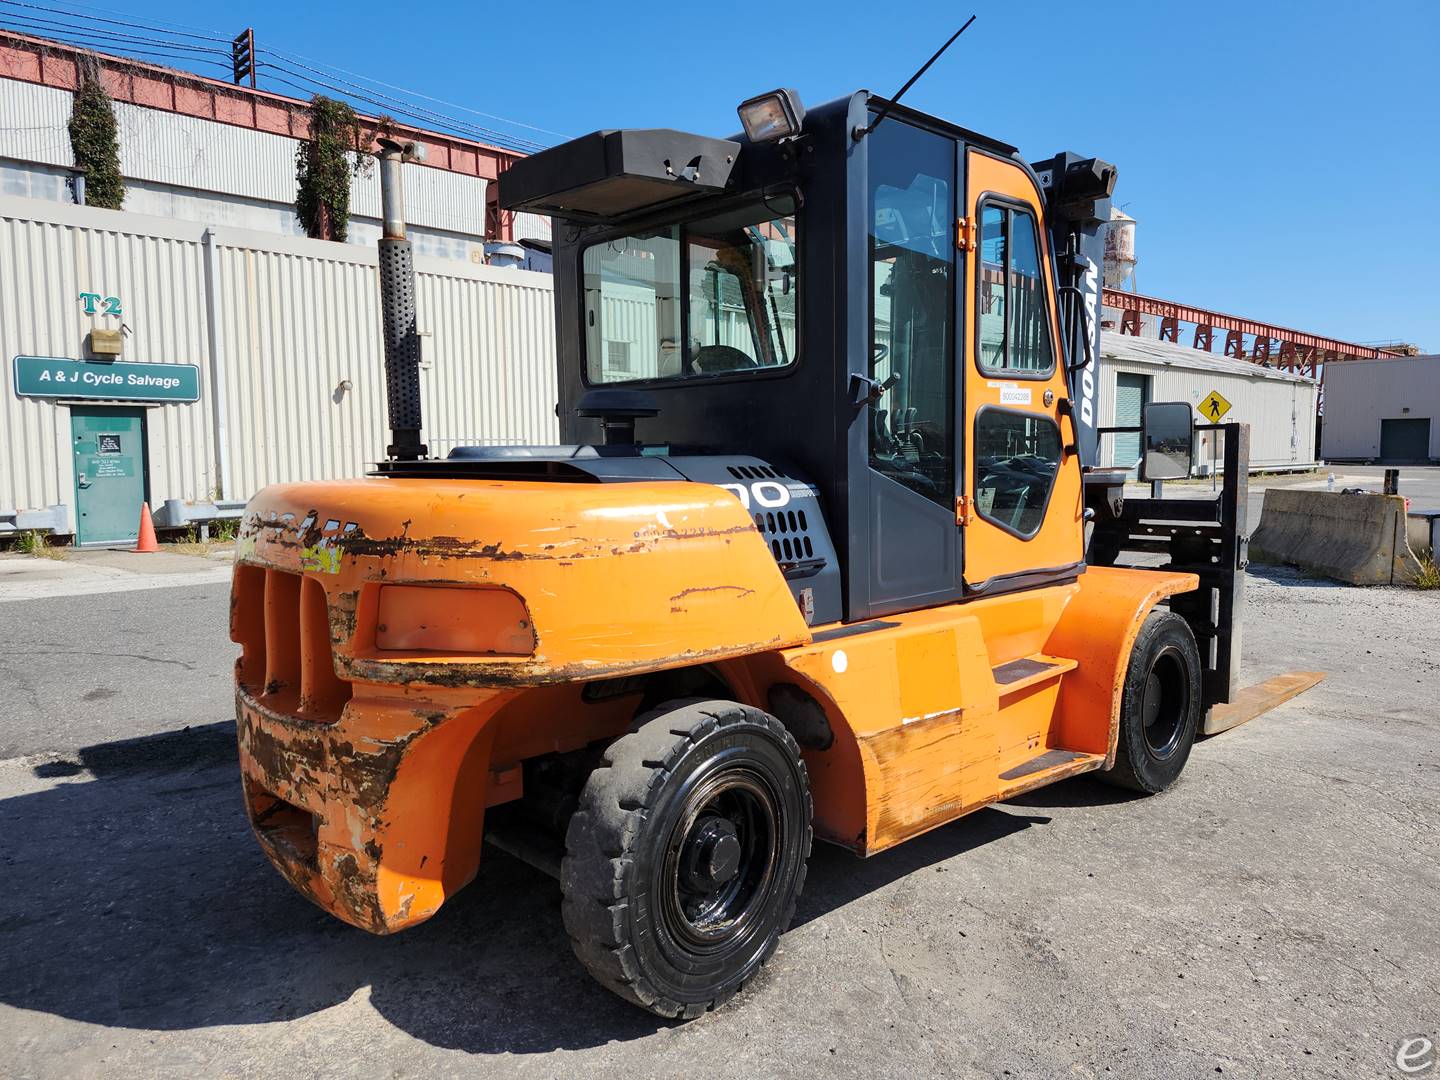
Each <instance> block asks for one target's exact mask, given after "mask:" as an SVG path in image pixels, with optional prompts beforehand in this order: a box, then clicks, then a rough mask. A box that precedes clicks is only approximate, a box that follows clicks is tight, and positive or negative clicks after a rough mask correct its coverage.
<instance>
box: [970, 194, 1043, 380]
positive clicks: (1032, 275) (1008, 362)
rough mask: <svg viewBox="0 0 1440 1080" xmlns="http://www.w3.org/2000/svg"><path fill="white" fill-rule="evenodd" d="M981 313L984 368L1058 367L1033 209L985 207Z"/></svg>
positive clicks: (1033, 370)
mask: <svg viewBox="0 0 1440 1080" xmlns="http://www.w3.org/2000/svg"><path fill="white" fill-rule="evenodd" d="M979 311H980V318H979V326H980V342H979V353H980V366H981V368H982V369H984V370H985V371H1015V372H1023V373H1027V374H1029V373H1034V374H1040V373H1045V372H1049V371H1051V370H1053V369H1054V365H1055V351H1054V344H1053V342H1052V339H1051V336H1050V308H1049V305H1048V304H1047V303H1046V297H1045V277H1044V275H1043V274H1042V273H1041V271H1040V236H1039V233H1038V232H1037V230H1036V225H1035V215H1033V214H1032V213H1031V212H1030V211H1029V210H1026V209H1023V208H1019V207H1013V206H1010V205H1008V204H1005V205H1000V204H996V203H985V204H983V205H982V206H981V209H980V303H979Z"/></svg>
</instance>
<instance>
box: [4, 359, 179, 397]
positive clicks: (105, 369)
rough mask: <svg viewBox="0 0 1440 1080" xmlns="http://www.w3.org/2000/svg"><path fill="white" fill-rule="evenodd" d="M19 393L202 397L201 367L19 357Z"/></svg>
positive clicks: (17, 363) (16, 367)
mask: <svg viewBox="0 0 1440 1080" xmlns="http://www.w3.org/2000/svg"><path fill="white" fill-rule="evenodd" d="M15 393H17V394H18V395H20V396H21V397H49V398H98V399H103V400H105V401H199V400H200V369H199V368H198V367H196V366H195V365H194V364H130V363H126V362H124V361H122V360H115V361H105V360H67V359H64V358H62V357H56V356H17V357H15Z"/></svg>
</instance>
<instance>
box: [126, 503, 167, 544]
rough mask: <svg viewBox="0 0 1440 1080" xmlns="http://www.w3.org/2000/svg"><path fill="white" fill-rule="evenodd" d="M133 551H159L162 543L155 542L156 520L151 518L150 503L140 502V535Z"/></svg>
mask: <svg viewBox="0 0 1440 1080" xmlns="http://www.w3.org/2000/svg"><path fill="white" fill-rule="evenodd" d="M130 550H131V551H159V550H160V545H159V544H157V543H156V542H155V522H153V521H151V520H150V504H149V503H141V504H140V535H139V536H138V537H137V538H136V540H135V546H134V547H133V548H131V549H130Z"/></svg>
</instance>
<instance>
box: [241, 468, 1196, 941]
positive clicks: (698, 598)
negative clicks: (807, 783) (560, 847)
mask: <svg viewBox="0 0 1440 1080" xmlns="http://www.w3.org/2000/svg"><path fill="white" fill-rule="evenodd" d="M317 507H324V508H325V509H324V512H323V517H324V520H323V521H322V520H321V517H322V515H321V514H319V513H317V512H316V508H317ZM460 537H473V538H474V539H473V540H470V541H465V540H461V539H457V538H460ZM387 584H390V585H402V586H409V587H421V586H423V587H424V588H423V589H421V588H413V589H407V590H406V591H404V592H401V593H398V594H396V596H395V597H392V598H391V600H390V601H387V606H386V608H385V611H386V612H387V614H386V616H385V617H386V618H387V619H390V620H392V621H397V620H404V619H418V620H422V621H424V620H426V619H427V615H426V612H427V610H428V609H427V605H426V604H425V603H424V602H423V601H425V600H428V599H430V598H431V597H433V598H434V600H435V602H436V603H443V602H444V598H445V595H446V594H445V592H444V591H443V590H447V589H476V588H480V589H490V590H504V591H505V597H506V599H504V600H503V602H498V603H490V602H489V601H487V602H486V604H483V605H481V606H479V607H475V608H473V610H476V611H493V612H496V613H497V615H496V618H499V619H503V620H504V621H505V626H504V627H501V628H499V629H497V632H496V633H495V634H493V635H487V634H484V633H479V634H476V633H469V632H468V631H466V634H464V635H462V637H460V638H456V640H457V641H460V640H464V641H469V642H481V643H484V642H494V643H496V644H495V646H494V647H495V649H496V650H497V651H496V652H487V653H475V654H467V653H464V652H456V651H453V650H449V649H446V650H440V651H418V650H407V651H394V650H382V649H379V648H377V646H376V638H377V633H378V619H379V617H380V610H381V608H380V603H379V599H378V597H379V590H380V588H382V587H383V586H384V585H387ZM1196 584H1197V582H1196V579H1195V578H1194V577H1193V576H1191V575H1186V574H1170V573H1160V572H1148V571H1127V570H1108V569H1099V568H1094V569H1091V570H1090V571H1089V572H1087V573H1085V574H1083V575H1082V576H1081V577H1080V578H1079V579H1078V581H1076V582H1073V583H1069V584H1065V585H1057V586H1050V587H1047V588H1041V589H1034V590H1030V591H1026V592H1019V593H1013V594H1008V595H1001V596H996V597H991V598H985V599H980V600H974V601H971V602H967V603H964V604H951V605H946V606H942V607H937V608H931V609H927V610H923V611H916V612H910V613H907V614H903V615H896V616H890V617H887V618H886V619H885V620H884V625H883V626H882V627H881V628H879V629H875V630H870V631H868V632H862V633H853V632H850V631H851V630H853V628H849V630H847V629H846V628H843V627H839V626H835V627H817V628H815V629H814V636H812V631H811V630H810V629H809V628H807V627H806V626H805V625H804V622H803V620H802V619H801V617H800V614H799V611H798V609H797V606H796V604H795V602H794V600H793V598H792V597H791V595H790V593H789V590H788V588H787V586H786V584H785V581H784V579H783V577H782V576H781V574H780V572H779V569H778V568H777V566H776V564H775V560H774V558H773V557H772V556H771V554H770V552H769V551H768V549H767V548H766V546H765V543H764V541H763V539H761V537H760V536H759V535H758V533H756V532H755V530H754V527H753V524H752V523H751V521H750V519H749V517H748V516H747V515H746V513H745V512H744V510H743V509H742V508H741V507H740V504H739V503H738V501H737V500H735V499H734V497H733V496H731V495H730V494H729V493H728V492H725V491H723V490H721V489H718V488H712V487H708V486H706V485H699V484H688V483H686V484H682V483H667V484H615V485H598V484H597V485H589V484H585V485H580V484H525V483H501V482H493V483H488V482H453V481H441V482H434V483H420V482H414V481H397V480H386V481H356V482H347V483H336V484H314V485H295V486H285V487H276V488H270V489H267V490H266V491H265V492H262V493H261V495H260V496H258V497H257V498H256V499H255V500H254V501H253V502H252V504H251V507H250V510H249V512H248V514H247V519H246V522H245V526H244V530H243V532H242V538H241V542H240V551H239V562H238V565H237V567H236V573H235V585H234V590H233V596H232V606H231V633H232V637H233V638H234V639H235V640H236V641H238V642H240V643H241V645H242V655H241V658H240V660H239V661H238V662H237V665H236V683H237V686H236V700H237V718H238V729H239V741H240V751H241V754H240V756H241V765H242V771H243V775H244V778H245V792H246V801H247V806H248V808H249V812H250V815H251V819H252V822H253V824H254V827H255V831H256V834H257V836H258V837H259V839H260V841H261V844H262V847H263V848H264V850H265V852H266V854H267V855H268V856H269V857H270V859H271V860H272V861H273V862H274V863H275V865H276V866H277V867H278V868H279V869H280V870H281V872H282V873H283V874H284V875H285V876H286V877H287V878H288V879H289V880H290V881H291V882H292V883H293V884H294V885H295V886H296V888H298V889H299V890H300V891H301V892H303V893H304V894H305V895H307V896H309V897H310V898H311V899H312V900H314V901H315V902H316V903H317V904H319V905H320V906H321V907H323V908H325V909H326V910H328V911H331V912H333V913H334V914H336V915H338V916H339V917H341V918H343V919H345V920H346V921H348V922H350V923H353V924H354V925H356V926H360V927H363V928H365V929H367V930H370V931H373V932H376V933H388V932H391V931H394V930H398V929H400V928H402V927H405V926H408V925H411V924H413V923H416V922H419V921H422V920H424V919H426V918H428V917H430V916H431V915H433V914H434V913H435V911H437V910H438V909H439V907H440V906H441V904H442V903H443V902H444V901H445V899H446V898H447V897H449V896H450V895H452V894H453V893H454V892H455V890H457V889H459V888H460V887H462V886H463V885H464V884H466V883H467V882H468V881H470V880H471V878H473V877H474V875H475V872H476V870H477V868H478V865H479V860H480V848H481V840H482V837H483V825H484V815H485V809H486V807H487V806H491V805H495V804H497V803H500V802H504V801H508V800H511V799H515V798H518V797H520V796H521V794H522V793H523V774H522V770H521V769H520V765H521V763H522V762H524V761H525V760H527V759H530V758H533V757H535V756H537V755H540V754H545V753H552V752H563V751H568V750H575V749H579V748H581V747H584V746H586V745H588V744H591V743H594V742H596V741H599V740H604V739H608V738H612V737H614V736H616V735H618V734H620V733H621V732H623V731H624V730H625V729H626V728H627V726H628V725H629V723H630V721H631V719H632V718H633V716H634V712H635V709H636V708H637V706H638V704H639V701H640V694H639V693H638V691H631V690H629V689H626V686H625V685H624V684H621V685H620V686H619V688H618V689H617V692H615V693H614V694H612V695H608V696H604V697H602V698H600V699H599V700H595V701H589V700H586V699H585V698H584V697H582V690H583V689H584V687H585V686H586V685H587V684H589V683H593V682H595V681H597V680H603V679H613V678H616V677H619V676H625V675H631V674H636V673H644V672H656V671H661V670H667V669H674V668H682V667H688V666H693V665H695V664H699V663H706V664H709V665H710V666H711V667H712V669H713V670H715V671H717V672H718V673H719V674H720V675H721V677H722V678H724V679H725V680H726V682H727V683H728V685H729V686H730V687H731V688H732V690H733V692H734V694H735V696H736V697H737V698H738V699H740V700H742V701H745V702H747V703H749V704H752V705H756V706H758V707H760V708H767V707H768V696H769V692H770V690H771V688H772V687H773V686H774V685H775V684H777V683H782V682H785V683H792V684H794V685H797V686H799V687H801V688H802V689H804V690H806V691H807V692H808V693H809V694H810V695H811V696H812V697H813V698H814V700H815V701H816V702H818V704H819V706H820V708H821V709H822V710H823V712H824V714H825V717H826V719H827V721H828V723H829V726H830V728H831V731H832V733H833V740H832V742H831V743H830V745H829V746H828V747H827V748H826V749H824V750H814V749H807V750H805V751H804V754H805V759H806V763H807V766H808V767H809V773H810V777H811V783H812V786H813V791H814V801H815V817H816V829H817V832H818V833H819V834H820V835H822V836H824V837H826V838H827V839H830V840H833V841H835V842H837V843H841V844H844V845H846V846H848V847H850V848H852V849H854V850H856V851H859V852H861V853H864V854H872V853H874V852H877V851H881V850H884V849H885V848H887V847H889V846H891V845H893V844H895V843H898V842H900V841H901V840H904V839H906V838H908V837H911V836H914V835H917V834H918V833H920V832H924V831H925V830H927V829H931V828H934V827H936V826H937V825H941V824H944V823H945V822H948V821H952V820H954V819H955V818H956V817H959V816H960V815H962V814H965V813H968V812H970V811H972V810H974V809H977V808H978V807H981V806H984V805H987V804H989V803H992V802H994V801H996V800H997V799H1001V798H1004V797H1006V796H1007V795H1009V794H1014V793H1016V792H1018V791H1021V790H1025V789H1028V788H1029V787H1034V786H1038V785H1039V784H1041V783H1048V782H1051V781H1052V780H1054V779H1058V778H1059V777H1061V776H1064V775H1071V774H1073V773H1075V772H1077V771H1083V770H1085V769H1088V768H1097V767H1100V766H1101V765H1103V764H1104V763H1105V762H1106V761H1107V760H1108V759H1109V756H1110V755H1112V754H1113V746H1114V735H1115V729H1116V723H1117V719H1118V710H1119V695H1120V690H1121V686H1122V683H1123V678H1124V673H1125V663H1126V660H1127V658H1128V655H1129V650H1130V646H1131V643H1132V642H1133V639H1134V634H1135V631H1136V629H1137V628H1138V626H1139V623H1140V621H1142V620H1143V618H1144V615H1145V613H1146V612H1147V611H1148V610H1149V608H1150V607H1151V606H1153V605H1154V604H1155V603H1156V602H1157V601H1159V600H1160V599H1161V598H1163V597H1164V596H1166V595H1170V594H1172V593H1175V592H1182V591H1187V590H1189V589H1193V588H1195V587H1196ZM512 597H518V598H519V600H520V601H521V602H523V605H524V608H525V612H526V614H527V615H528V621H529V625H528V626H523V625H521V624H522V622H523V621H524V620H521V619H520V618H518V616H517V615H516V611H517V609H516V607H515V605H514V603H513V601H512V599H509V598H512ZM492 599H497V600H498V599H499V596H498V594H497V596H496V597H495V598H492ZM462 623H463V620H456V619H454V618H444V617H442V618H434V619H429V620H428V621H425V622H424V626H423V630H424V633H423V634H421V635H420V637H419V638H415V637H413V636H407V633H408V631H407V628H406V627H399V628H396V627H388V628H387V631H386V635H387V638H389V639H391V640H417V639H424V640H429V639H430V638H429V637H428V636H427V635H433V634H440V635H442V638H443V635H444V634H446V633H448V632H449V630H447V628H454V627H457V626H461V624H462ZM412 629H413V628H412ZM462 629H463V627H462ZM327 630H328V632H327ZM826 630H838V631H841V634H842V636H832V635H830V634H826V633H825V632H824V631H826ZM817 636H818V638H819V640H816V637H817ZM532 642H533V652H532V653H531V654H530V655H528V656H514V655H502V654H501V653H502V652H503V651H509V650H518V649H519V648H521V647H522V646H528V645H530V644H531V643H532ZM1022 658H1047V661H1048V658H1055V661H1056V662H1055V664H1054V668H1053V673H1052V674H1042V675H1039V676H1036V677H1033V678H1031V679H1029V680H1022V681H1019V682H1016V683H1013V684H1007V685H1005V686H1000V685H997V682H996V677H995V675H994V674H993V670H992V669H994V668H996V667H998V666H1000V665H1003V664H1006V663H1008V662H1010V661H1013V660H1017V659H1022ZM1072 661H1073V663H1072ZM1072 668H1073V670H1072ZM1054 747H1063V748H1066V749H1071V750H1078V751H1082V752H1083V754H1084V756H1083V757H1082V758H1080V759H1078V760H1070V761H1067V762H1065V763H1063V764H1061V765H1059V766H1056V767H1054V768H1051V769H1047V770H1044V771H1040V772H1031V773H1026V774H1025V775H1023V776H1022V777H1019V778H1018V779H1014V780H1010V781H1006V780H1003V779H1001V776H1002V774H1004V773H1005V772H1006V771H1007V770H1008V769H1010V768H1012V767H1014V766H1016V765H1017V764H1019V763H1022V762H1025V761H1027V760H1029V759H1033V758H1034V757H1036V756H1037V755H1039V754H1041V753H1043V752H1044V751H1045V750H1046V749H1047V748H1054Z"/></svg>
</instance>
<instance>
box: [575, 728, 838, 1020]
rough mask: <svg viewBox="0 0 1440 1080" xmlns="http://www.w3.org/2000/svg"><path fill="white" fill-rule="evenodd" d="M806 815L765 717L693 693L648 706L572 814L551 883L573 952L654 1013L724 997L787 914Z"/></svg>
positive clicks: (780, 735) (743, 978)
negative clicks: (556, 885) (558, 893)
mask: <svg viewBox="0 0 1440 1080" xmlns="http://www.w3.org/2000/svg"><path fill="white" fill-rule="evenodd" d="M810 818H811V802H810V785H809V778H808V776H807V774H806V772H805V765H804V763H803V762H802V761H801V760H800V749H799V747H798V746H797V745H796V743H795V740H794V739H793V738H792V737H791V736H790V734H789V733H788V732H787V731H786V730H785V728H784V727H783V726H782V725H781V724H780V722H779V721H778V720H776V719H775V718H774V717H773V716H770V715H769V714H767V713H764V712H761V711H760V710H759V709H752V708H750V707H748V706H745V705H739V704H736V703H735V702H733V701H701V700H690V701H684V702H670V703H668V704H666V705H663V706H661V707H660V708H658V709H656V710H654V711H653V712H650V713H647V714H645V715H644V716H642V717H640V719H639V720H638V721H637V722H636V726H635V729H634V730H633V731H631V732H630V734H628V735H625V736H623V737H622V738H620V739H617V740H616V741H615V742H614V743H612V744H611V745H610V746H609V747H608V748H607V749H606V751H605V754H604V757H603V758H602V760H601V764H600V765H599V766H598V767H597V768H596V769H595V771H594V772H592V773H591V774H590V778H589V779H588V780H587V781H586V783H585V788H584V791H583V792H582V793H581V796H580V805H579V808H578V809H577V810H576V812H575V814H574V816H573V817H572V818H571V819H570V826H569V829H568V831H567V833H566V837H565V848H566V854H565V859H564V861H563V862H562V863H561V868H560V883H561V889H562V891H563V893H564V903H563V913H564V918H565V929H566V930H567V931H568V932H569V934H570V939H571V943H572V944H573V946H574V949H575V955H576V956H577V957H579V959H580V962H581V963H583V964H584V965H585V966H586V968H588V969H589V971H590V973H591V974H592V975H593V976H595V978H596V979H597V980H599V982H600V983H601V984H602V985H604V986H606V987H607V988H608V989H610V990H612V991H614V992H615V993H616V994H619V995H620V996H621V997H623V998H625V999H626V1000H627V1001H630V1002H632V1003H634V1004H636V1005H639V1006H640V1007H641V1008H644V1009H648V1010H649V1011H651V1012H653V1013H656V1014H658V1015H660V1016H666V1017H684V1018H686V1019H689V1018H692V1017H696V1016H699V1015H700V1014H702V1013H704V1012H705V1011H706V1010H708V1009H713V1008H716V1007H717V1006H719V1005H722V1004H724V1002H726V1001H728V1000H729V999H730V998H731V997H732V996H734V994H735V993H736V992H737V991H738V990H739V989H740V988H741V987H743V986H744V985H745V984H746V983H747V982H748V981H749V980H750V979H751V978H753V977H754V975H755V973H756V972H757V971H758V970H759V968H760V966H761V965H762V964H764V962H765V961H766V960H767V959H768V958H769V957H770V954H771V953H773V952H774V951H775V947H776V944H777V943H778V941H779V938H780V935H781V934H782V933H783V932H784V931H785V929H786V928H787V927H788V926H789V925H790V921H791V919H792V918H793V917H794V915H795V904H796V901H797V900H798V899H799V896H800V891H801V888H802V887H803V886H804V883H805V861H806V859H807V858H808V857H809V854H810V841H811V828H810Z"/></svg>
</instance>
